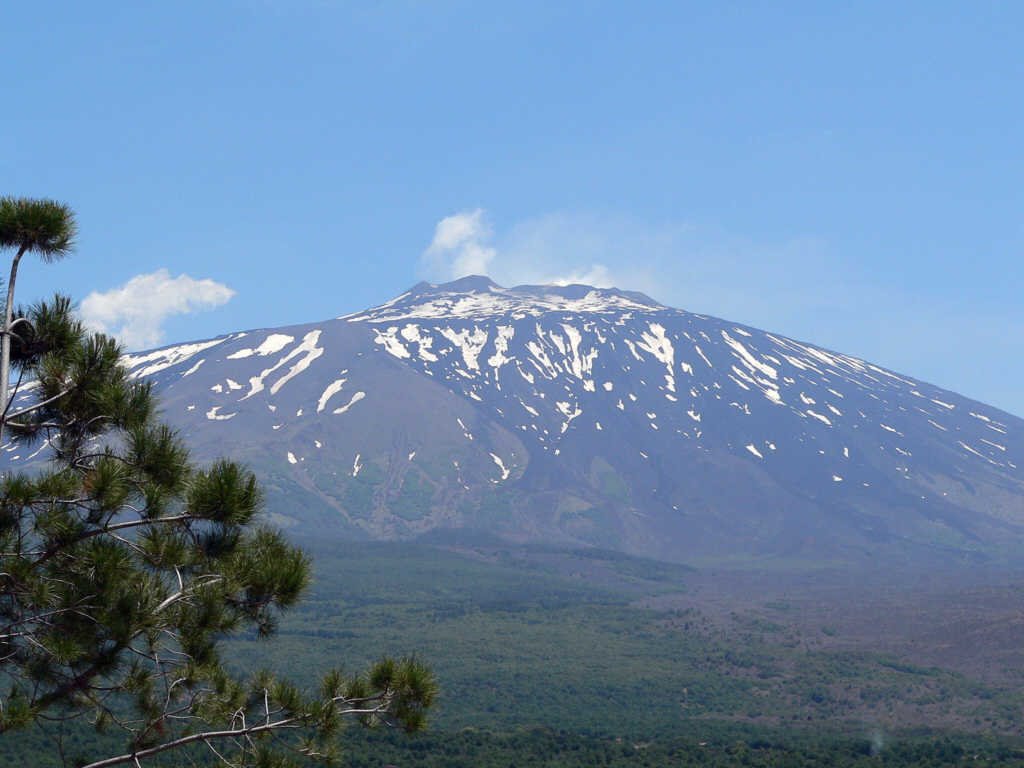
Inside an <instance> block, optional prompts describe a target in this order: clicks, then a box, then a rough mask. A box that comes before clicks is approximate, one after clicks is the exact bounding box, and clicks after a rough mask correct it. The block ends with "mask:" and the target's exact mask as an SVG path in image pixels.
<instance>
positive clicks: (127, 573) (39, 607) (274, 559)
mask: <svg viewBox="0 0 1024 768" xmlns="http://www.w3.org/2000/svg"><path fill="white" fill-rule="evenodd" d="M57 212H63V214H62V215H63V216H64V219H63V221H61V220H60V216H58V215H57ZM74 231H75V226H74V218H73V216H72V215H71V212H70V210H69V209H67V207H66V206H62V205H60V204H58V203H53V202H52V201H30V200H15V199H12V198H4V199H2V200H0V247H7V248H14V249H15V250H16V255H15V257H14V265H13V268H12V271H11V281H10V283H9V284H8V303H7V308H6V313H5V316H6V320H5V323H4V330H3V342H4V343H3V348H2V354H3V357H4V359H3V361H2V362H3V365H2V368H3V369H4V370H5V371H11V372H12V375H9V378H8V379H7V381H8V382H10V388H9V392H8V388H6V387H0V389H4V390H5V391H4V394H3V402H4V409H3V411H2V413H0V434H7V435H9V436H10V437H11V439H14V440H17V441H18V444H19V447H20V448H21V450H22V452H23V453H25V454H26V455H29V454H31V453H32V452H36V453H38V455H39V456H40V457H42V456H46V457H48V458H49V463H48V465H47V466H46V468H45V469H43V470H41V471H38V472H36V473H34V474H29V473H8V474H6V475H5V476H4V477H3V478H2V481H0V553H2V562H0V672H2V673H4V674H3V675H2V676H0V681H2V685H3V687H2V688H0V732H2V733H7V732H11V731H15V730H16V729H18V728H21V727H25V726H27V725H29V724H31V723H33V722H35V721H36V720H38V719H40V718H47V719H62V718H66V719H82V718H86V717H88V718H90V719H91V721H92V722H93V723H94V724H95V726H96V727H97V728H101V729H103V728H118V729H122V730H123V731H124V732H125V734H126V736H127V746H126V749H125V751H124V753H123V754H120V755H116V756H114V757H110V758H107V759H102V760H94V761H93V762H91V763H88V766H89V767H90V768H99V767H100V766H112V765H119V764H125V763H131V764H134V765H140V764H141V763H142V762H143V761H145V760H146V759H147V758H148V757H151V756H154V755H157V754H161V753H164V752H167V751H168V750H172V749H178V748H181V747H186V746H188V745H192V744H196V745H205V746H206V747H208V748H209V749H210V750H212V751H213V752H215V753H216V755H217V756H218V758H219V759H220V760H221V761H223V762H226V763H228V764H231V765H250V764H257V765H284V764H287V760H288V759H290V758H289V757H288V755H291V756H297V755H304V756H306V757H310V758H316V759H323V760H329V759H330V758H331V756H332V755H333V754H334V750H335V746H336V744H335V742H336V737H337V734H338V729H339V727H340V726H341V724H342V722H343V720H344V719H345V716H354V717H356V718H358V719H359V720H360V721H361V722H363V723H365V724H370V725H373V724H377V723H383V724H388V725H395V726H400V727H403V728H405V729H407V730H416V729H418V728H420V727H422V726H423V724H424V718H425V714H426V711H427V709H428V708H429V707H430V705H431V702H432V701H433V698H434V696H435V683H434V680H433V677H432V675H431V673H430V671H429V669H427V668H426V667H425V666H424V665H423V664H421V663H420V662H418V661H417V660H415V659H414V658H405V659H400V660H393V659H384V660H382V661H381V662H379V663H378V664H377V665H375V666H374V667H373V668H372V669H371V670H368V671H367V672H366V673H364V674H362V675H357V676H355V677H348V676H345V675H342V674H341V673H338V672H335V673H331V674H329V675H327V676H326V677H325V678H324V679H323V681H322V684H321V686H320V690H318V691H316V692H315V693H312V694H308V693H303V692H301V691H299V689H297V688H296V687H295V686H294V685H292V684H290V683H288V682H287V681H282V680H278V679H276V678H275V676H274V675H272V674H269V673H258V674H256V675H254V676H253V677H252V678H251V679H248V680H241V679H238V678H236V677H233V676H232V675H231V674H229V673H228V671H227V670H226V669H225V666H224V664H223V663H222V659H221V655H220V641H221V640H223V639H224V638H225V637H227V636H229V635H231V634H232V633H236V632H239V631H243V630H252V629H255V631H257V632H258V633H259V634H260V635H263V636H268V635H271V634H272V633H273V632H274V629H275V627H276V622H277V619H278V616H279V615H280V613H281V612H282V611H285V610H287V609H288V608H290V607H292V606H293V605H294V604H295V603H296V601H297V600H298V599H299V598H300V596H301V595H302V593H303V591H304V589H305V588H306V586H307V584H308V583H309V571H310V563H309V560H308V558H307V557H306V555H305V554H304V553H303V552H302V551H300V550H299V549H297V548H295V547H293V546H292V545H290V544H289V543H288V542H287V541H286V540H285V539H284V538H283V537H282V536H281V534H280V533H279V532H277V531H274V530H272V529H270V528H268V527H266V526H264V525H262V524H261V523H260V522H259V511H260V504H261V493H260V489H259V485H258V483H257V480H256V478H255V477H254V475H253V474H252V473H251V472H249V471H248V470H246V469H245V468H244V467H242V466H239V465H238V464H236V463H234V462H231V461H227V460H220V461H217V462H214V463H213V464H211V465H209V466H206V467H201V468H198V467H195V466H194V465H193V464H192V463H191V462H190V460H189V455H188V450H187V446H186V445H185V444H184V442H183V441H182V439H181V437H180V436H179V435H178V434H176V433H175V432H174V431H173V430H171V429H169V428H168V427H166V426H164V425H162V424H160V423H159V422H158V421H157V420H156V418H155V415H154V414H155V408H154V395H153V392H152V389H151V387H150V385H149V384H148V383H145V382H140V381H137V380H132V379H131V378H129V376H128V375H127V373H126V371H125V369H124V367H123V366H122V365H121V364H120V358H121V354H122V351H121V349H120V347H119V346H118V344H117V343H116V341H114V340H113V339H111V338H108V337H106V336H104V335H102V334H92V333H89V332H88V331H87V330H86V329H85V328H84V327H83V326H82V324H81V322H80V321H78V320H77V319H76V318H75V316H74V313H73V307H72V303H71V301H70V299H68V298H67V297H62V296H57V297H56V298H54V299H53V300H51V301H48V302H40V303H38V304H36V305H34V306H31V307H29V308H27V309H23V310H15V309H14V308H13V296H14V291H13V289H14V283H15V278H16V275H17V264H18V261H20V259H21V257H22V256H24V255H25V254H26V253H29V252H33V251H35V252H38V253H40V254H41V255H43V256H44V258H53V257H55V256H58V255H64V254H65V253H67V251H68V250H69V249H70V247H71V243H72V238H73V235H74ZM8 355H9V357H8ZM282 734H287V736H286V737H282ZM299 734H301V736H300V735H299ZM92 757H95V756H92ZM282 761H285V762H282Z"/></svg>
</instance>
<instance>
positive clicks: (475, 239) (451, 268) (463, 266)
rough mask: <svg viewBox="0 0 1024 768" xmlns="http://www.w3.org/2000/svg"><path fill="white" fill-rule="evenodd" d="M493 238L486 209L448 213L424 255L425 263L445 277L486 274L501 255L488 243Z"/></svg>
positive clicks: (451, 278)
mask: <svg viewBox="0 0 1024 768" xmlns="http://www.w3.org/2000/svg"><path fill="white" fill-rule="evenodd" d="M491 237H492V232H491V228H490V226H489V225H488V224H487V220H486V218H485V213H484V211H483V209H482V208H476V209H475V210H472V211H462V212H460V213H456V214H453V215H451V216H446V217H445V218H443V219H441V220H440V221H439V222H437V226H436V227H434V239H433V241H431V243H430V247H429V248H427V250H426V252H425V253H424V254H423V259H424V266H425V267H426V268H427V270H428V271H429V272H430V273H431V274H432V275H440V277H441V279H444V280H454V279H456V278H459V277H465V276H466V275H486V274H488V273H489V268H490V264H491V262H492V261H493V260H494V257H495V256H496V255H497V251H495V249H494V248H493V247H492V246H490V245H488V244H487V241H488V240H490V239H491Z"/></svg>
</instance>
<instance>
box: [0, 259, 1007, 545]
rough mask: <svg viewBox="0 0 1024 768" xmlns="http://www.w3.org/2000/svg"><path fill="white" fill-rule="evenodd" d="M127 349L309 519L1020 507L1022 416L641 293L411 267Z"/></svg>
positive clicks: (703, 541) (807, 534)
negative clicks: (394, 293) (291, 322)
mask: <svg viewBox="0 0 1024 768" xmlns="http://www.w3.org/2000/svg"><path fill="white" fill-rule="evenodd" d="M128 363H129V365H130V366H131V368H132V369H133V371H134V372H135V373H136V374H137V375H139V376H148V377H152V378H153V379H154V380H155V381H156V382H157V383H158V385H159V390H160V392H161V396H162V399H163V404H164V409H165V415H166V417H167V418H168V419H169V420H170V421H171V422H172V423H174V424H176V425H177V426H179V427H181V428H182V429H183V431H184V432H185V433H186V434H187V435H188V436H189V439H190V440H191V441H192V443H193V445H195V446H196V452H197V454H198V456H199V457H200V458H207V457H212V456H214V455H216V454H221V453H226V454H230V455H233V456H237V457H240V458H243V459H245V460H246V461H248V462H250V464H252V465H253V466H254V467H255V468H257V469H259V470H260V471H261V473H263V475H264V477H265V478H266V479H267V482H268V483H269V485H270V488H271V493H270V505H271V508H272V510H273V511H274V512H275V513H276V514H277V515H280V517H279V519H280V520H281V521H282V522H286V523H289V524H295V525H302V526H318V530H320V531H322V532H323V534H324V535H330V534H331V533H334V532H338V533H340V534H344V535H349V536H351V535H369V536H375V537H393V536H411V535H416V534H418V533H423V532H426V531H429V530H431V529H435V528H453V527H471V528H477V529H484V530H488V531H490V532H495V533H499V534H501V535H504V536H508V537H512V538H517V539H534V540H547V541H580V542H588V543H594V544H599V545H602V546H611V547H616V548H620V549H625V550H629V551H632V552H638V553H642V554H647V555H653V556H658V557H667V558H673V559H686V558H694V557H700V556H708V557H719V556H739V555H743V556H746V555H751V554H764V555H777V556H778V555H782V556H796V557H800V558H804V559H807V558H810V559H815V560H828V559H834V558H843V559H850V558H853V559H860V558H863V557H880V558H907V557H911V558H922V557H927V558H963V557H979V558H980V557H993V556H996V557H1001V556H1012V553H1013V552H1015V551H1017V549H1018V547H1019V545H1020V543H1021V540H1022V533H1024V511H1022V509H1021V507H1022V505H1021V491H1022V475H1021V471H1020V470H1019V469H1018V464H1019V456H1020V452H1021V447H1022V446H1021V440H1020V435H1021V434H1022V429H1021V427H1022V423H1021V421H1020V420H1019V419H1017V418H1015V417H1013V416H1010V415H1008V414H1006V413H1002V412H1000V411H997V410H995V409H993V408H990V407H988V406H985V405H982V404H980V403H977V402H974V401H971V400H967V399H965V398H963V397H960V396H959V395H955V394H953V393H951V392H947V391H944V390H941V389H938V388H936V387H934V386H931V385H928V384H925V383H923V382H919V381H916V380H914V379H912V378H909V377H907V376H903V375H897V374H895V373H893V372H891V371H887V370H884V369H882V368H880V367H878V366H875V365H872V364H870V363H867V362H865V361H863V360H859V359H856V358H852V357H848V356H845V355H840V354H836V353H834V352H829V351H826V350H824V349H820V348H818V347H815V346H812V345H809V344H804V343H801V342H797V341H794V340H792V339H788V338H785V337H782V336H778V335H775V334H771V333H766V332H764V331H760V330H757V329H754V328H748V327H744V326H739V325H736V324H735V323H729V322H726V321H724V320H719V319H716V318H711V317H705V316H701V315H695V314H691V313H688V312H683V311H680V310H676V309H670V308H668V307H664V306H662V305H659V304H657V303H656V302H654V301H652V300H650V299H649V298H647V297H645V296H643V295H640V294H633V293H627V292H621V291H614V290H599V289H594V288H589V287H586V286H567V287H559V288H555V287H545V286H523V287H519V288H513V289H503V288H500V287H498V286H496V285H494V284H493V283H491V282H490V281H488V280H486V279H485V278H466V279H463V280H460V281H457V282H455V283H449V284H445V285H440V286H433V285H427V284H420V285H418V286H416V287H415V288H413V289H412V290H411V291H409V292H408V293H406V294H403V295H402V296H400V297H398V298H397V299H395V300H393V301H391V302H388V303H387V304H384V305H381V306H380V307H376V308H374V309H371V310H368V311H366V312H362V313H359V314H356V315H352V316H348V317H344V318H339V319H336V320H330V321H327V322H322V323H315V324H311V325H303V326H294V327H289V328H282V329H273V330H262V331H250V332H247V333H237V334H231V335H229V336H226V337H223V338H219V339H213V340H210V341H205V342H198V343H194V344H183V345H177V346H173V347H167V348H164V349H161V350H157V351H155V352H150V353H145V354H139V355H132V356H131V357H130V358H129V359H128ZM8 453H9V455H10V456H11V457H14V456H20V451H19V449H18V448H17V446H10V447H8ZM22 460H23V459H22Z"/></svg>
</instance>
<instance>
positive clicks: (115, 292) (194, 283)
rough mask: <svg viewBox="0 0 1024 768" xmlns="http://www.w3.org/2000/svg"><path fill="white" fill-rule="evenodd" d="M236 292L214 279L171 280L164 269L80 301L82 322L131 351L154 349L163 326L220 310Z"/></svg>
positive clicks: (176, 278) (134, 278)
mask: <svg viewBox="0 0 1024 768" xmlns="http://www.w3.org/2000/svg"><path fill="white" fill-rule="evenodd" d="M234 295H235V292H234V291H233V290H232V289H231V288H229V287H228V286H226V285H224V284H223V283H218V282H216V281H215V280H210V279H208V278H206V279H202V280H196V279H195V278H193V277H189V276H188V275H178V276H177V277H171V273H170V272H169V271H167V270H166V269H158V270H157V271H156V272H151V273H149V274H146V275H136V276H135V277H133V278H132V279H131V280H129V281H128V282H127V283H125V284H124V285H121V286H119V287H117V288H112V289H111V290H109V291H103V292H100V291H93V292H92V293H90V294H89V295H88V296H86V297H85V299H84V300H83V301H82V304H81V307H80V312H81V316H82V321H83V322H84V323H85V324H86V325H87V326H88V327H90V328H93V329H95V330H97V331H100V332H102V333H108V334H111V335H113V336H116V337H117V338H119V339H120V340H121V341H122V342H123V343H124V345H125V346H126V347H127V348H128V349H130V350H138V349H145V348H147V347H155V346H157V345H158V344H160V342H161V341H163V323H164V321H165V320H166V319H167V318H169V317H172V316H174V315H186V314H191V313H193V312H200V311H202V310H206V309H213V308H214V307H219V306H221V305H223V304H226V303H227V302H228V301H230V299H231V297H232V296H234Z"/></svg>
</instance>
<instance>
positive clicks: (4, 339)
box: [0, 245, 28, 445]
mask: <svg viewBox="0 0 1024 768" xmlns="http://www.w3.org/2000/svg"><path fill="white" fill-rule="evenodd" d="M27 250H28V246H25V245H23V246H21V248H19V249H18V253H17V254H15V256H14V261H12V262H11V277H10V280H8V281H7V305H6V306H5V307H4V327H3V330H2V331H0V445H3V443H4V426H5V425H6V424H7V411H8V410H9V409H10V407H11V398H12V397H13V393H12V392H11V391H10V389H11V323H12V322H13V320H14V283H15V281H16V280H17V279H18V263H19V262H20V261H21V257H22V256H24V255H25V251H27Z"/></svg>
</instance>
